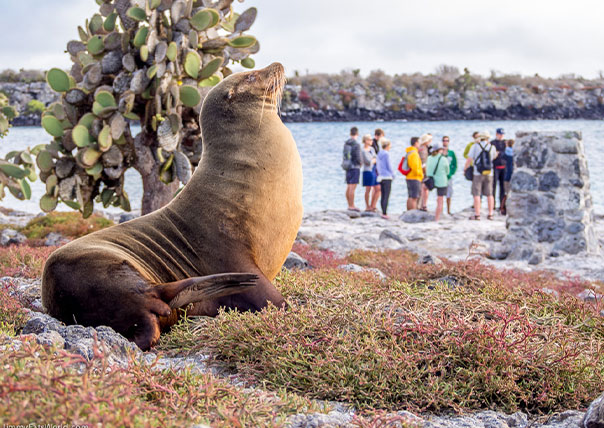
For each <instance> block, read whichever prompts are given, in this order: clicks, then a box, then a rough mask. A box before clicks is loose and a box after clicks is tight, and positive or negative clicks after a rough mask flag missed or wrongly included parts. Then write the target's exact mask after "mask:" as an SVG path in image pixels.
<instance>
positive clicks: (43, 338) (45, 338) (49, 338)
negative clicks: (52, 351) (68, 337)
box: [35, 331, 65, 349]
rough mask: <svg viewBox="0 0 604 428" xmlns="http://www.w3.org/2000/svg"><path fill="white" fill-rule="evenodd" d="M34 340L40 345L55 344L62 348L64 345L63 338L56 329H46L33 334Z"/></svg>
mask: <svg viewBox="0 0 604 428" xmlns="http://www.w3.org/2000/svg"><path fill="white" fill-rule="evenodd" d="M35 337H36V342H38V343H39V344H40V345H45V346H56V347H57V348H59V349H63V348H64V347H65V339H63V337H62V336H61V335H60V334H59V333H58V332H56V331H47V332H45V333H40V334H37V335H35Z"/></svg>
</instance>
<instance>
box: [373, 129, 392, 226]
mask: <svg viewBox="0 0 604 428" xmlns="http://www.w3.org/2000/svg"><path fill="white" fill-rule="evenodd" d="M380 145H381V146H382V150H380V152H379V153H378V155H377V172H378V181H379V182H380V189H381V199H380V204H381V206H382V218H384V219H386V220H388V219H389V218H390V217H388V213H387V210H388V199H389V198H390V189H391V188H392V180H393V179H394V172H393V171H392V163H391V162H390V146H391V143H390V140H387V139H386V138H380Z"/></svg>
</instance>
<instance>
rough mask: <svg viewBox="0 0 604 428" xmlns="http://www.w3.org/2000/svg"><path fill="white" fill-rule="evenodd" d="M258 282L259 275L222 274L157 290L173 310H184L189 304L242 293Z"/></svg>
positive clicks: (173, 283) (176, 282) (201, 277)
mask: <svg viewBox="0 0 604 428" xmlns="http://www.w3.org/2000/svg"><path fill="white" fill-rule="evenodd" d="M257 281H258V275H255V274H251V273H220V274H216V275H207V276H196V277H193V278H187V279H183V280H180V281H175V282H168V283H165V284H159V285H157V286H156V289H157V291H158V292H159V295H160V297H161V299H162V300H163V301H164V302H167V303H168V305H169V306H170V307H171V308H182V307H183V306H186V305H188V304H189V303H194V302H199V301H202V300H206V299H212V298H217V297H222V296H228V295H230V294H235V293H240V292H242V291H245V290H247V289H249V288H250V287H252V286H255V285H256V283H257Z"/></svg>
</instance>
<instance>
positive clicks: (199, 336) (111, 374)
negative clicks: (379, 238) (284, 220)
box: [0, 244, 604, 427]
mask: <svg viewBox="0 0 604 428" xmlns="http://www.w3.org/2000/svg"><path fill="white" fill-rule="evenodd" d="M295 250H296V251H297V252H299V253H300V254H302V255H304V256H305V257H308V259H309V260H311V264H312V265H313V266H314V269H313V270H308V271H293V272H286V271H283V272H282V273H281V275H280V276H279V277H278V278H277V281H276V282H277V284H278V286H279V288H280V289H281V290H282V291H283V293H284V295H286V297H287V299H288V301H289V303H290V307H289V308H288V310H286V311H284V310H279V309H276V308H274V307H270V308H268V309H267V310H264V311H262V312H261V313H257V314H250V313H243V314H242V313H237V312H229V313H221V314H220V315H219V316H218V317H217V318H213V319H208V318H192V319H189V320H185V321H183V322H182V323H180V324H179V325H178V326H176V327H175V328H173V329H172V331H171V332H170V333H169V334H165V335H164V336H162V340H161V342H160V346H159V347H158V349H157V350H156V352H158V353H159V354H160V355H166V356H171V355H184V354H188V353H195V352H197V351H202V352H204V353H208V352H209V353H210V355H211V361H212V363H213V364H217V365H219V366H221V367H227V368H230V369H234V370H236V371H237V372H238V374H239V377H240V379H242V380H244V381H245V382H246V383H247V384H248V385H250V386H259V387H260V388H259V389H255V388H254V389H242V388H240V387H235V386H233V385H231V384H229V383H227V382H226V381H225V380H222V379H219V378H216V377H213V376H211V375H208V374H199V373H195V372H189V371H160V370H156V369H155V368H153V367H150V366H146V365H141V364H137V363H135V362H133V363H132V364H131V366H130V367H129V368H117V367H111V368H109V367H106V366H105V365H106V360H105V359H104V358H103V357H101V356H99V358H97V359H95V360H94V361H93V362H87V361H85V360H83V359H82V358H81V357H79V356H75V355H71V354H68V353H65V352H64V351H60V350H53V349H48V348H44V347H41V346H40V345H37V344H34V343H31V342H29V341H28V340H27V339H26V338H22V339H20V340H22V341H24V342H23V344H22V345H20V346H17V347H14V342H13V345H10V346H11V347H12V348H10V349H11V350H10V351H7V349H5V350H4V351H3V352H2V353H0V364H1V365H2V367H4V370H3V371H2V373H0V397H3V400H0V414H3V415H5V417H3V419H4V420H6V422H11V423H13V422H19V421H23V420H31V421H42V420H47V419H48V418H49V417H51V418H52V419H53V420H59V421H70V422H73V423H77V422H86V423H89V424H98V423H100V424H103V425H124V426H176V425H179V426H182V425H187V424H191V423H193V422H204V423H209V424H212V426H280V425H282V424H283V422H284V421H285V419H286V418H287V416H289V415H292V414H296V413H298V412H305V411H319V410H320V409H319V407H317V406H318V404H316V403H315V402H314V401H312V400H313V399H321V400H335V401H343V402H349V403H351V404H353V405H355V406H356V407H357V408H358V409H359V410H360V416H357V417H355V419H354V424H356V425H358V426H361V427H362V426H375V424H387V423H394V422H395V421H398V422H401V423H402V424H403V425H407V423H408V421H405V420H404V419H402V418H401V417H400V416H399V415H396V414H395V413H389V412H392V411H395V410H409V411H413V412H422V411H432V412H444V411H451V410H452V411H456V412H463V411H469V410H477V409H486V408H488V409H497V410H503V411H506V412H514V411H517V410H522V411H526V412H531V413H532V414H539V413H551V412H557V411H562V410H567V409H573V408H574V409H577V408H584V407H585V406H587V405H588V404H589V403H590V402H591V401H592V400H593V399H594V398H596V397H597V396H598V395H599V394H600V393H601V391H602V390H603V389H604V317H601V316H599V312H600V311H601V310H602V309H603V306H602V304H601V302H595V303H589V302H587V303H586V302H583V301H581V300H579V299H577V298H576V297H575V296H574V295H575V294H576V293H577V292H579V291H581V290H582V289H583V288H585V287H587V286H590V287H597V285H594V284H589V283H586V282H582V281H579V280H577V279H574V278H567V279H558V278H555V277H553V276H552V275H550V274H547V273H543V272H537V273H520V272H516V271H502V270H498V269H495V268H493V267H490V266H486V265H483V264H481V263H480V262H478V261H474V260H470V261H465V262H456V263H453V262H448V261H444V262H443V263H442V264H438V265H419V264H417V263H416V256H414V255H413V254H411V253H406V252H402V251H394V250H393V251H384V252H371V251H355V252H353V253H351V254H350V255H348V256H347V257H345V258H339V257H337V256H336V255H335V254H333V253H331V252H329V251H324V250H319V249H316V248H313V247H309V246H306V245H300V244H297V245H296V248H295ZM38 251H39V252H38ZM50 251H51V249H49V248H30V247H27V246H18V247H14V246H13V247H10V248H8V249H3V250H1V251H0V266H1V268H2V269H3V270H2V272H1V273H0V275H2V276H5V275H11V276H15V275H20V276H25V277H29V278H36V277H39V275H40V271H41V267H42V263H43V261H44V260H45V258H46V257H47V256H48V254H49V253H50ZM341 263H357V264H360V265H363V266H367V267H375V268H378V269H380V270H381V271H382V272H384V273H385V274H387V275H388V279H386V280H382V279H380V278H378V277H377V276H376V275H375V274H374V273H373V272H360V273H349V272H343V271H341V270H338V269H336V266H337V265H338V264H341ZM17 266H20V267H17ZM10 269H16V270H15V271H11V270H10ZM13 285H14V284H12V283H11V281H4V282H3V288H2V289H0V333H4V334H8V335H14V334H16V333H18V332H19V331H20V330H21V328H22V325H23V322H24V312H23V307H22V302H19V301H18V300H17V299H16V298H15V297H12V296H11V287H12V286H13ZM0 337H1V335H0ZM2 340H3V339H0V347H2V346H3V345H2V343H1V342H2ZM4 340H7V339H4ZM48 391H52V393H50V394H49V393H48ZM30 402H35V403H37V404H36V406H27V405H22V404H23V403H30ZM16 403H20V405H15V404H16ZM313 403H314V404H313ZM323 411H324V410H323Z"/></svg>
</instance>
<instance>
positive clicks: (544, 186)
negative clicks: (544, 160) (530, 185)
mask: <svg viewBox="0 0 604 428" xmlns="http://www.w3.org/2000/svg"><path fill="white" fill-rule="evenodd" d="M559 186H560V177H559V176H558V174H556V173H555V172H554V171H548V172H546V173H545V174H543V175H542V176H541V177H539V190H540V191H542V192H549V191H550V190H554V189H557V188H558V187H559Z"/></svg>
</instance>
